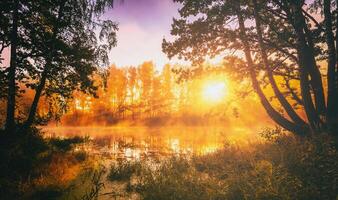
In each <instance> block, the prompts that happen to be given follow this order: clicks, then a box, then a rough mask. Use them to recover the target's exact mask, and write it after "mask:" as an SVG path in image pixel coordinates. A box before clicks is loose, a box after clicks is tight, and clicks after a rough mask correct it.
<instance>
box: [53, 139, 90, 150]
mask: <svg viewBox="0 0 338 200" xmlns="http://www.w3.org/2000/svg"><path fill="white" fill-rule="evenodd" d="M84 141H85V139H84V138H83V137H78V136H75V137H72V138H66V139H61V138H51V139H50V141H49V143H50V145H51V146H52V147H54V148H55V149H56V150H57V151H63V152H67V151H70V150H71V149H72V147H73V146H74V145H76V144H80V143H83V142H84Z"/></svg>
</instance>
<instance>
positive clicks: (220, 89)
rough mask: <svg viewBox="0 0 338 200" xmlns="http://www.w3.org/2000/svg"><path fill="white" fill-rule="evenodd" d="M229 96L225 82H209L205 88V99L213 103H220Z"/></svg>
mask: <svg viewBox="0 0 338 200" xmlns="http://www.w3.org/2000/svg"><path fill="white" fill-rule="evenodd" d="M226 95H227V85H226V83H225V82H207V83H206V84H205V85H204V88H203V99H204V100H205V101H207V102H211V103H219V102H221V101H222V100H224V99H225V97H226Z"/></svg>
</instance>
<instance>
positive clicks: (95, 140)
mask: <svg viewBox="0 0 338 200" xmlns="http://www.w3.org/2000/svg"><path fill="white" fill-rule="evenodd" d="M43 131H44V132H45V137H60V138H68V137H74V136H80V137H87V138H88V139H89V140H88V142H86V143H85V144H83V145H80V146H78V147H77V148H76V149H75V150H84V151H87V152H89V153H92V154H98V155H103V156H105V157H106V158H109V159H136V160H139V159H145V158H161V157H167V156H171V155H193V154H196V155H204V154H207V153H212V152H215V151H217V150H218V149H220V148H222V147H223V146H224V144H225V143H226V142H238V141H241V142H243V141H246V142H250V141H252V140H255V139H257V138H256V137H257V135H256V134H254V132H250V131H249V130H248V129H241V128H237V129H233V128H232V129H227V128H226V127H222V126H195V127H194V126H177V127H146V126H136V127H135V126H134V127H123V126H105V127H99V126H89V127H46V128H44V129H43Z"/></svg>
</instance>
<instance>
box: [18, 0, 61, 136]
mask: <svg viewBox="0 0 338 200" xmlns="http://www.w3.org/2000/svg"><path fill="white" fill-rule="evenodd" d="M65 3H66V1H65V0H64V1H62V2H61V4H60V7H59V11H58V17H57V22H60V20H61V18H62V15H63V8H64V6H65ZM57 22H56V25H55V26H54V27H53V35H52V38H51V49H50V51H49V52H48V54H47V57H46V65H45V67H44V70H43V72H42V74H41V80H40V83H39V85H38V87H37V89H36V92H35V96H34V99H33V102H32V105H31V108H30V111H29V115H28V118H27V120H26V121H25V123H24V126H23V132H24V131H25V130H26V129H27V128H29V127H30V126H31V125H32V124H33V123H34V120H35V115H36V111H37V108H38V104H39V101H40V98H41V94H42V91H43V89H44V88H45V84H46V80H47V77H48V75H49V71H50V68H51V67H52V66H51V64H52V59H53V56H54V51H55V47H54V45H55V44H54V42H55V41H54V40H55V39H56V37H57V34H58V25H59V23H57Z"/></svg>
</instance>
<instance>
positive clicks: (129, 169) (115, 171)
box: [107, 161, 141, 181]
mask: <svg viewBox="0 0 338 200" xmlns="http://www.w3.org/2000/svg"><path fill="white" fill-rule="evenodd" d="M140 170H141V163H139V162H128V161H120V162H117V163H114V164H112V165H111V167H110V170H109V174H108V177H107V178H108V180H109V181H127V180H130V178H131V177H132V175H133V174H135V173H136V174H137V173H139V172H140Z"/></svg>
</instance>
